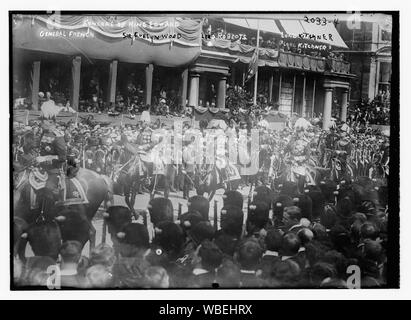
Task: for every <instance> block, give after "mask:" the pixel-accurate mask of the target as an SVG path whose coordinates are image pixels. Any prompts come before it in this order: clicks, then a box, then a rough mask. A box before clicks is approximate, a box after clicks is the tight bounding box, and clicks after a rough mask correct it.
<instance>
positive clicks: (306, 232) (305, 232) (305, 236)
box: [297, 228, 314, 246]
mask: <svg viewBox="0 0 411 320" xmlns="http://www.w3.org/2000/svg"><path fill="white" fill-rule="evenodd" d="M297 236H298V238H299V239H300V242H301V246H305V245H306V244H307V243H309V242H310V241H312V240H313V239H314V233H313V232H312V231H311V230H310V229H309V228H302V229H300V230H298V231H297Z"/></svg>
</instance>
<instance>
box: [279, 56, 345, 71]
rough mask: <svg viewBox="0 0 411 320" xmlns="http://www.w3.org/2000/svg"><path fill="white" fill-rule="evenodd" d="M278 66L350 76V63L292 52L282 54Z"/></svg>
mask: <svg viewBox="0 0 411 320" xmlns="http://www.w3.org/2000/svg"><path fill="white" fill-rule="evenodd" d="M278 64H279V66H280V67H283V68H296V69H301V70H307V71H313V72H325V71H328V72H332V73H337V74H346V75H348V74H350V66H351V65H350V63H349V62H346V61H341V60H337V59H331V58H322V57H314V56H307V55H302V54H298V53H292V52H280V53H279V56H278Z"/></svg>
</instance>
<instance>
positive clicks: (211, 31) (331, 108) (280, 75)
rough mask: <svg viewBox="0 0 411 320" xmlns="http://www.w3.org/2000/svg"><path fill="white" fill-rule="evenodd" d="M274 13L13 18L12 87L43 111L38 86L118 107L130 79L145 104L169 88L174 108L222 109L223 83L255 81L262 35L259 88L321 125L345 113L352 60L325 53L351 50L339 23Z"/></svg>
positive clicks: (76, 101) (288, 110)
mask: <svg viewBox="0 0 411 320" xmlns="http://www.w3.org/2000/svg"><path fill="white" fill-rule="evenodd" d="M279 16H281V15H277V17H273V18H269V17H264V18H261V19H259V18H258V17H257V18H256V17H253V18H250V19H248V18H247V19H246V18H239V17H235V18H233V17H229V18H222V17H218V18H216V19H204V18H202V17H196V16H194V17H172V16H171V17H170V16H166V15H164V16H160V17H158V16H156V17H154V16H150V17H135V16H61V17H58V19H55V20H53V19H50V17H48V16H41V15H16V16H15V17H13V68H14V69H13V74H14V75H16V76H17V78H18V75H23V76H21V77H20V78H23V80H20V81H17V80H16V87H17V83H20V84H19V85H20V86H23V87H26V88H29V89H28V90H26V91H27V92H24V93H22V94H25V95H26V97H28V98H29V99H30V100H31V103H32V108H33V109H34V110H36V109H38V108H39V103H38V93H39V91H48V90H49V89H48V88H52V87H53V88H57V87H59V90H61V91H66V92H65V94H66V96H67V97H69V100H70V104H71V106H72V107H73V108H74V109H78V108H79V105H80V104H81V100H82V99H92V98H96V99H97V98H98V99H103V100H105V101H107V103H109V104H115V103H117V102H118V100H119V98H118V97H119V94H120V93H121V92H125V91H127V90H129V86H130V83H132V84H133V90H135V91H136V92H138V93H140V94H141V97H142V100H143V102H144V104H146V105H151V104H153V103H157V100H158V97H160V98H161V97H162V96H163V93H162V92H164V91H165V90H166V89H167V91H168V93H167V94H168V95H173V96H175V97H176V99H178V103H179V104H180V105H184V106H185V105H188V106H192V107H194V108H197V107H199V106H200V107H204V106H207V107H208V106H210V107H216V108H220V109H224V108H225V103H226V92H227V88H228V86H233V87H234V86H243V87H247V88H248V89H249V90H250V91H252V90H253V89H254V84H253V83H254V81H253V80H251V81H246V77H247V69H248V66H249V64H250V62H251V59H252V56H253V53H254V52H255V50H257V49H256V48H257V43H256V41H255V40H256V39H255V37H257V36H259V37H260V41H257V42H259V45H258V53H259V54H258V62H257V63H258V83H257V92H258V94H259V95H260V94H261V95H262V96H265V97H267V99H268V101H269V103H271V104H274V105H277V106H278V110H279V111H280V112H282V113H285V114H289V115H291V114H293V113H297V114H299V115H302V116H307V117H311V116H313V115H314V114H316V115H318V114H321V115H322V116H323V118H324V121H323V126H324V127H328V124H329V122H330V118H331V116H333V115H334V116H337V117H340V118H341V119H342V120H345V118H346V114H347V105H348V95H349V90H350V82H351V81H352V80H353V79H354V78H355V75H353V74H352V73H353V72H352V71H351V70H352V66H351V65H350V63H349V62H347V61H346V60H343V59H341V58H339V57H335V56H328V55H327V54H326V53H327V52H328V51H333V50H335V49H336V48H339V49H341V50H346V49H347V46H346V44H345V43H344V41H343V40H342V38H341V37H340V35H339V33H338V31H337V30H336V28H335V26H334V25H333V24H332V23H329V24H326V26H325V27H319V26H316V25H315V24H310V23H309V22H306V21H303V20H301V19H297V18H293V19H285V20H282V19H281V17H280V18H279ZM243 40H245V41H243ZM380 49H382V48H380ZM380 55H381V58H380V60H378V61H379V62H378V64H376V65H375V67H376V68H377V65H378V66H379V68H380V70H382V69H384V64H383V63H384V62H383V58H382V55H383V52H381V51H380ZM51 79H58V80H55V82H56V83H53V81H51ZM382 80H386V79H385V78H384V79H382ZM22 83H23V84H24V83H25V84H26V86H24V85H22ZM384 83H385V82H384V81H379V82H378V85H384ZM23 91H24V90H23ZM334 96H337V97H338V101H339V103H338V104H335V103H334V100H335V99H334Z"/></svg>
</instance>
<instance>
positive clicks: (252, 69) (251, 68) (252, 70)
mask: <svg viewBox="0 0 411 320" xmlns="http://www.w3.org/2000/svg"><path fill="white" fill-rule="evenodd" d="M257 69H258V48H256V49H255V50H254V53H253V56H252V57H251V60H250V64H249V65H248V70H247V78H246V80H245V81H246V82H247V81H248V80H250V79H251V78H252V77H253V76H254V75H255V74H256V73H257Z"/></svg>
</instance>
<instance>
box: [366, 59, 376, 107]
mask: <svg viewBox="0 0 411 320" xmlns="http://www.w3.org/2000/svg"><path fill="white" fill-rule="evenodd" d="M377 77H378V75H377V62H376V60H375V57H371V58H370V74H369V78H368V98H369V99H370V100H373V99H374V98H375V96H376V95H377V93H378V91H376V88H375V83H376V78H377Z"/></svg>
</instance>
